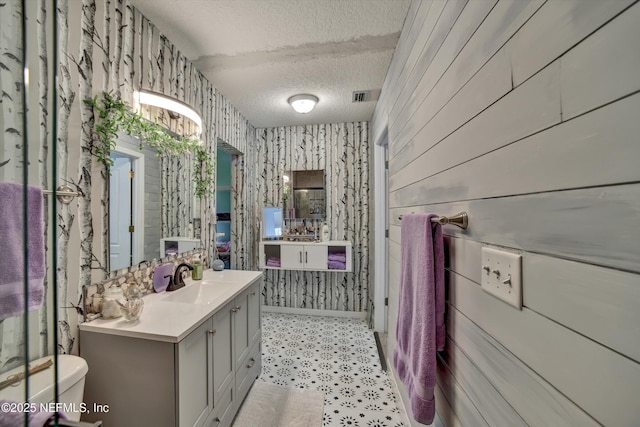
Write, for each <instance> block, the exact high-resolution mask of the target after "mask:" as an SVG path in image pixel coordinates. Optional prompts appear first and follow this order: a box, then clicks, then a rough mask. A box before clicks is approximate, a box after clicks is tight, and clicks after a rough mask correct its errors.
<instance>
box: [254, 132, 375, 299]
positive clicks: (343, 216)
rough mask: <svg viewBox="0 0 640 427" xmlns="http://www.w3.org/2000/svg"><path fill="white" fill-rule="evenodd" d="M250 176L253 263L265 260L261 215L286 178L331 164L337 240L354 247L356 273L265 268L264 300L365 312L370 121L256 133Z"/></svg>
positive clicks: (330, 213) (328, 184)
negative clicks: (288, 174)
mask: <svg viewBox="0 0 640 427" xmlns="http://www.w3.org/2000/svg"><path fill="white" fill-rule="evenodd" d="M256 136H257V141H256V144H255V146H254V149H253V150H250V152H249V161H250V164H252V165H255V167H254V168H251V169H250V170H247V180H248V182H251V183H252V187H251V189H250V190H251V193H250V195H249V200H250V201H251V203H250V205H251V207H252V209H251V210H250V215H251V218H252V227H251V229H250V230H249V232H251V233H254V237H253V238H252V239H251V242H252V243H253V245H252V253H251V257H252V258H251V264H250V265H251V266H252V267H254V268H257V265H258V249H257V242H258V240H259V235H258V220H259V219H260V217H261V214H262V208H263V207H264V206H282V196H283V181H282V175H283V173H284V172H285V171H289V170H313V169H324V171H325V189H326V199H327V201H326V205H327V213H326V221H327V225H328V226H329V228H330V230H331V233H330V234H331V239H333V240H350V241H351V242H352V244H353V257H354V258H353V272H352V273H335V272H331V273H328V272H304V271H284V270H283V271H278V270H267V271H266V272H265V289H264V292H263V303H264V304H265V305H270V306H280V307H293V308H314V309H325V310H343V311H364V310H365V309H366V305H367V301H368V292H367V284H368V282H369V280H370V274H369V265H370V253H369V237H370V232H371V231H370V221H371V218H370V216H371V211H370V208H369V206H370V202H371V200H370V196H371V191H370V186H369V183H370V182H373V181H372V179H371V174H372V170H371V168H370V150H369V124H368V122H356V123H337V124H324V125H309V126H295V127H279V128H267V129H257V130H256Z"/></svg>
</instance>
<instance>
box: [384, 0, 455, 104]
mask: <svg viewBox="0 0 640 427" xmlns="http://www.w3.org/2000/svg"><path fill="white" fill-rule="evenodd" d="M446 3H447V2H446V0H433V1H431V2H412V4H417V5H418V10H417V11H416V14H415V15H414V18H413V24H412V25H411V26H410V27H408V28H407V29H406V32H405V31H403V32H402V33H403V34H406V36H407V37H406V38H405V40H404V41H403V43H402V45H401V44H400V41H398V46H399V49H400V52H398V55H399V56H401V57H403V58H404V59H403V61H402V63H403V66H402V67H396V68H395V69H394V70H393V73H392V74H390V76H389V77H390V81H392V82H393V84H394V86H396V87H398V88H402V87H404V86H405V85H406V84H407V83H409V82H410V80H409V77H413V78H415V76H414V75H413V72H414V70H415V68H416V66H417V65H416V63H417V62H418V60H424V59H423V55H422V52H423V51H424V48H425V41H426V40H429V36H430V35H431V34H432V33H433V31H434V27H435V26H436V24H437V23H438V19H439V18H440V15H441V14H442V10H443V9H444V7H445V5H446ZM395 55H396V53H395V52H394V56H395ZM398 59H400V58H398ZM423 72H424V69H423ZM419 75H421V74H419ZM402 93H403V92H402V91H399V92H397V93H395V95H396V97H395V100H394V101H392V102H389V105H390V106H393V105H395V104H396V103H397V102H398V99H400V98H402Z"/></svg>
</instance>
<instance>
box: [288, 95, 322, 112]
mask: <svg viewBox="0 0 640 427" xmlns="http://www.w3.org/2000/svg"><path fill="white" fill-rule="evenodd" d="M288 102H289V104H291V107H292V108H293V109H294V110H296V111H297V112H298V113H300V114H307V113H308V112H309V111H311V110H313V108H314V107H315V106H316V103H317V102H318V97H317V96H313V95H307V94H300V95H294V96H292V97H291V98H289V99H288Z"/></svg>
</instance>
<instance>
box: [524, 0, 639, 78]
mask: <svg viewBox="0 0 640 427" xmlns="http://www.w3.org/2000/svg"><path fill="white" fill-rule="evenodd" d="M634 1H636V0H616V1H596V2H592V1H583V0H563V1H547V2H546V3H545V4H544V5H543V6H542V7H541V8H540V10H539V11H538V12H536V14H535V15H534V16H533V17H532V18H531V19H530V20H529V22H527V23H526V24H525V25H524V26H523V27H522V29H521V30H520V31H518V33H516V35H515V36H514V38H513V41H514V43H513V53H512V63H513V83H514V85H516V86H517V85H519V84H521V83H522V82H523V81H525V80H527V79H528V78H529V77H531V76H532V75H533V74H535V73H537V72H538V70H540V69H541V68H544V67H545V66H546V65H547V64H549V63H550V62H552V61H554V60H555V59H557V58H558V57H560V56H561V55H562V54H563V53H564V52H566V51H567V50H568V49H571V47H573V46H574V45H575V44H576V43H578V42H579V41H580V40H582V39H583V38H585V37H587V36H588V35H589V34H590V33H591V32H592V31H594V30H596V29H597V28H598V27H599V26H601V25H602V23H603V22H606V21H607V20H609V19H611V18H612V17H614V16H615V15H616V14H618V13H619V12H620V11H622V10H624V9H625V8H626V7H628V6H629V5H630V4H632V3H633V2H634ZM636 22H637V21H636ZM602 53H604V52H602V51H598V54H602ZM582 71H585V70H582ZM576 75H579V73H578V74H576Z"/></svg>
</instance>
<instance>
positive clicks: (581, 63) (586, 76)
mask: <svg viewBox="0 0 640 427" xmlns="http://www.w3.org/2000/svg"><path fill="white" fill-rule="evenodd" d="M614 3H616V6H614V7H612V9H613V10H615V9H616V7H620V4H619V3H621V4H624V3H625V2H619V3H618V2H614ZM638 22H640V4H638V3H637V4H635V5H634V6H632V7H631V8H629V10H628V11H627V12H626V13H624V14H623V15H620V16H619V17H617V18H615V19H614V20H613V21H611V22H610V23H609V24H607V25H606V26H605V27H604V28H602V29H601V30H600V31H598V32H597V33H595V34H594V35H592V36H591V37H589V38H588V39H586V40H585V41H583V42H582V43H580V44H579V45H578V46H576V47H575V48H574V49H572V50H571V51H569V52H568V53H567V54H566V55H564V56H563V57H562V59H561V64H562V66H561V69H562V84H561V87H562V116H563V118H564V119H565V120H566V119H567V118H569V117H574V116H576V115H579V114H582V113H584V112H586V111H589V110H591V109H593V108H596V107H599V106H600V105H603V104H605V103H607V102H611V101H613V100H616V99H618V98H621V97H623V96H625V95H627V94H629V93H633V92H635V91H638V90H640V78H638V70H640V49H638V47H637V41H638V40H640V25H638ZM603 76H606V78H603Z"/></svg>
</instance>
